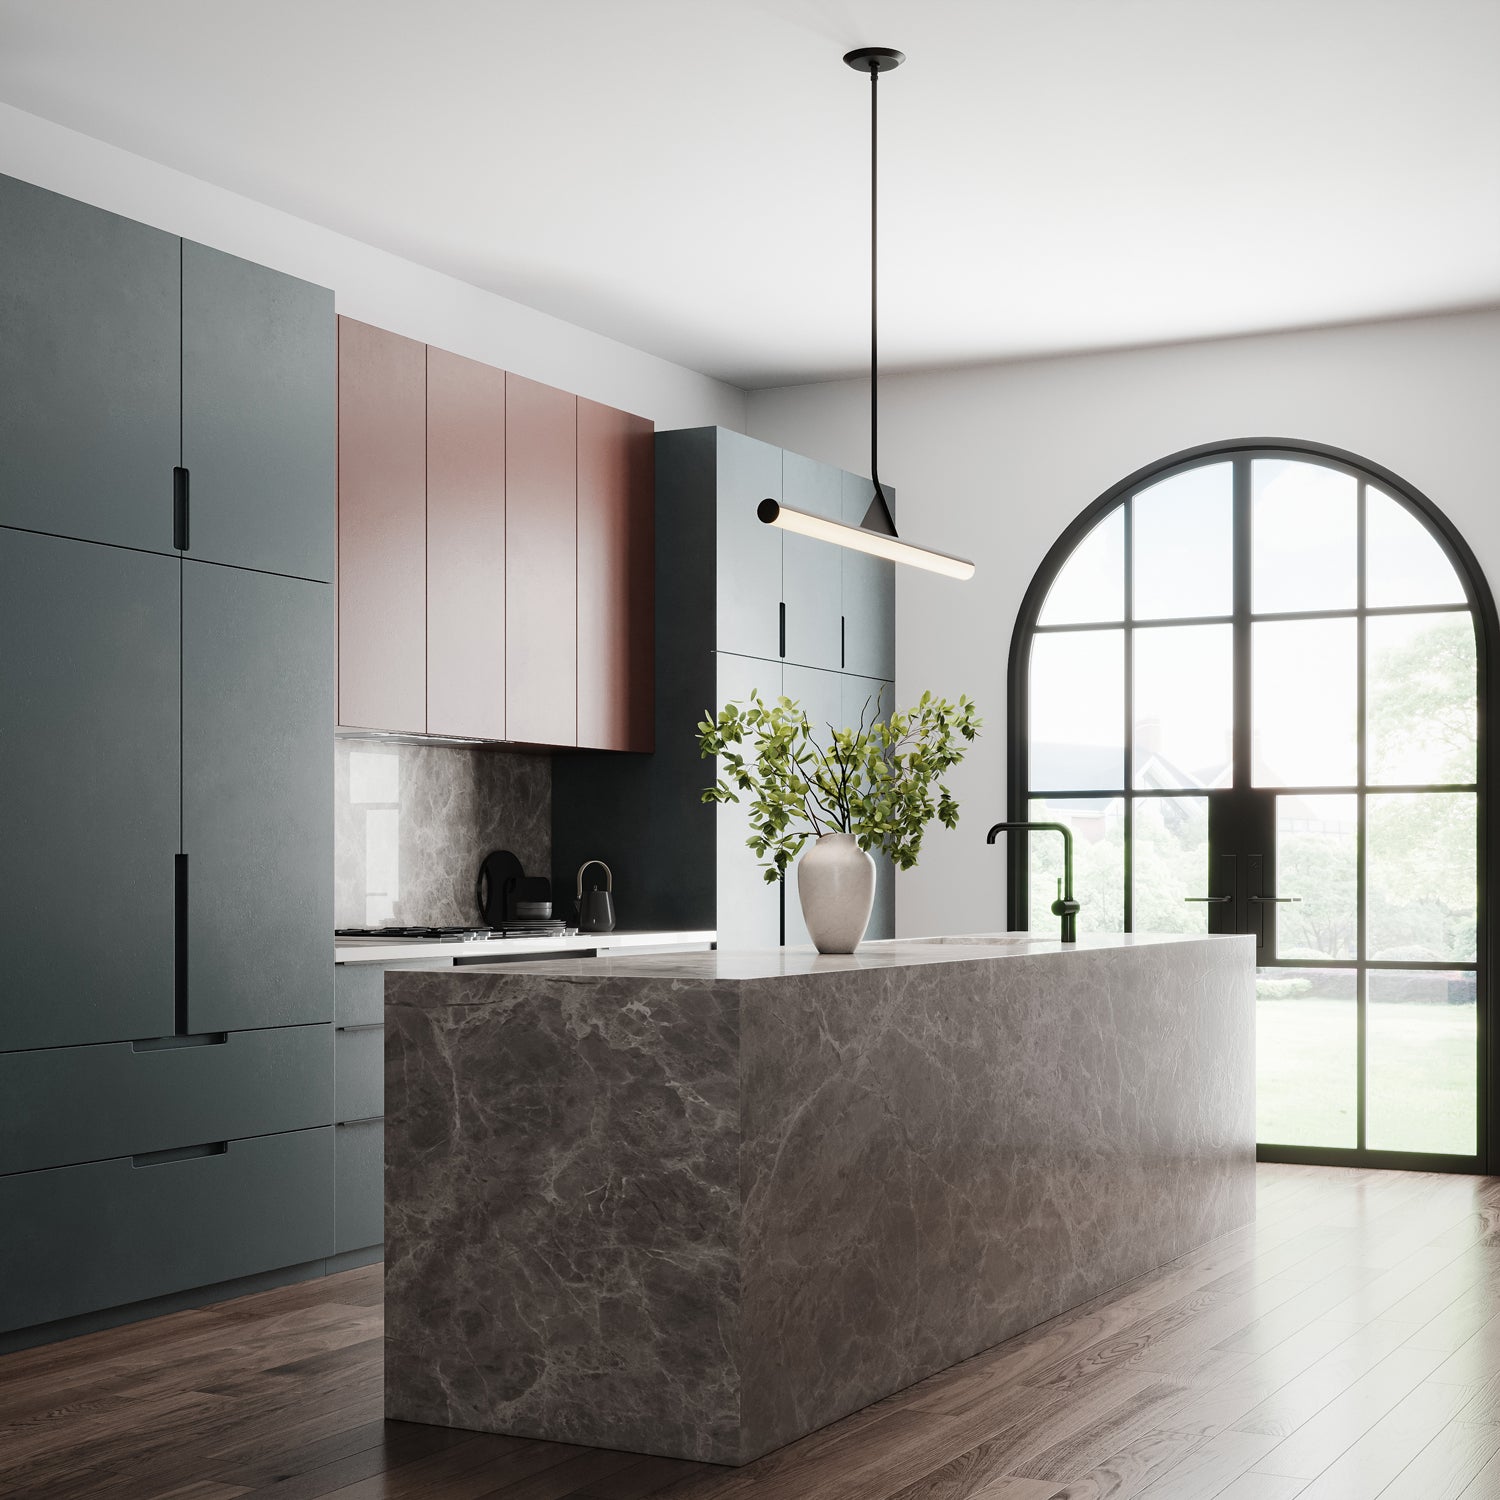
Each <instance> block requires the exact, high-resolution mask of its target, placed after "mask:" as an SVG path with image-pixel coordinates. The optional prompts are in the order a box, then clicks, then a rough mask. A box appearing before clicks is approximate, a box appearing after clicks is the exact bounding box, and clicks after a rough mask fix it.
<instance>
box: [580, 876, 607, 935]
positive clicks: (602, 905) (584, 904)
mask: <svg viewBox="0 0 1500 1500" xmlns="http://www.w3.org/2000/svg"><path fill="white" fill-rule="evenodd" d="M590 865H598V866H599V868H600V869H601V870H603V871H604V889H603V890H602V891H600V890H590V891H585V890H584V888H583V872H584V871H585V870H587V869H588V867H589V866H590ZM614 888H615V877H614V876H613V875H612V874H611V873H610V869H609V866H608V865H607V864H605V863H604V861H603V860H602V859H588V860H585V861H584V862H583V863H582V864H581V865H579V867H578V930H579V931H580V932H613V931H614V930H615V898H614V894H613V892H614Z"/></svg>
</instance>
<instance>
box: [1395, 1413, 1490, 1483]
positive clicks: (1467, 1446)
mask: <svg viewBox="0 0 1500 1500" xmlns="http://www.w3.org/2000/svg"><path fill="white" fill-rule="evenodd" d="M1497 1454H1500V1427H1495V1426H1492V1425H1490V1424H1489V1423H1487V1422H1449V1423H1448V1425H1447V1426H1446V1427H1444V1428H1443V1429H1442V1430H1441V1431H1440V1432H1439V1433H1438V1434H1437V1435H1436V1436H1435V1437H1434V1438H1433V1439H1432V1441H1431V1442H1430V1443H1428V1444H1427V1446H1426V1447H1425V1448H1423V1449H1422V1451H1421V1452H1420V1453H1418V1454H1417V1456H1416V1457H1415V1458H1413V1459H1412V1461H1411V1462H1410V1463H1409V1464H1407V1466H1406V1467H1405V1468H1404V1469H1402V1470H1401V1472H1400V1473H1399V1474H1398V1475H1397V1476H1396V1477H1395V1479H1393V1480H1392V1481H1391V1483H1390V1484H1389V1485H1387V1486H1386V1488H1385V1489H1383V1490H1382V1491H1381V1492H1380V1500H1458V1497H1459V1496H1460V1495H1462V1494H1463V1493H1464V1492H1465V1491H1466V1490H1467V1489H1468V1487H1469V1485H1470V1484H1472V1483H1473V1482H1474V1480H1475V1479H1476V1478H1477V1477H1478V1476H1479V1474H1480V1473H1481V1472H1482V1471H1483V1469H1484V1467H1485V1466H1486V1465H1487V1464H1488V1463H1490V1462H1491V1461H1492V1460H1494V1459H1495V1457H1496V1455H1497ZM1496 1492H1497V1493H1500V1476H1497V1483H1496Z"/></svg>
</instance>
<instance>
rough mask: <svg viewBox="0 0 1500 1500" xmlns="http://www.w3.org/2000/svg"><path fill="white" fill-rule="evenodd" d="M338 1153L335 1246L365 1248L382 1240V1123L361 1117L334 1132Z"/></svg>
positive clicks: (342, 1248) (383, 1190) (383, 1125)
mask: <svg viewBox="0 0 1500 1500" xmlns="http://www.w3.org/2000/svg"><path fill="white" fill-rule="evenodd" d="M334 1150H335V1152H336V1153H337V1161H336V1168H335V1170H336V1176H337V1189H336V1192H337V1207H336V1209H335V1214H334V1224H335V1248H336V1250H337V1251H338V1253H339V1254H341V1255H342V1254H343V1253H344V1252H345V1251H346V1250H366V1249H368V1248H369V1247H370V1246H372V1245H380V1244H383V1243H384V1241H385V1122H384V1121H383V1120H362V1121H360V1122H359V1123H358V1124H352V1125H340V1126H339V1127H338V1129H337V1130H336V1131H335V1132H334Z"/></svg>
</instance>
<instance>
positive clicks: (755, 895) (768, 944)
mask: <svg viewBox="0 0 1500 1500" xmlns="http://www.w3.org/2000/svg"><path fill="white" fill-rule="evenodd" d="M717 663H718V682H717V692H716V700H717V701H716V702H715V703H714V705H713V707H714V708H715V709H719V708H722V707H723V706H724V705H725V704H726V703H729V702H731V701H733V702H736V703H743V702H745V701H746V700H747V699H748V698H749V696H750V694H751V691H752V690H753V691H755V692H758V693H759V694H760V696H761V698H762V699H764V700H765V701H767V702H771V703H774V702H775V701H776V699H777V698H779V697H780V696H781V694H782V692H783V691H784V689H783V686H782V676H783V668H782V665H781V663H780V662H779V661H761V660H760V659H759V658H757V657H745V656H732V655H730V654H729V653H727V652H723V651H721V652H720V653H719V655H718V657H717ZM697 764H698V766H700V767H701V770H699V771H697V773H696V774H697V775H698V776H701V778H702V780H701V782H700V783H699V786H707V785H708V784H709V782H710V781H711V780H712V779H713V777H714V775H715V774H716V773H715V768H714V763H713V762H712V761H706V760H704V761H699V762H698V763H697ZM698 790H699V787H697V786H690V787H685V788H683V789H682V792H681V795H683V796H693V795H695V794H696V793H697V791H698ZM716 811H717V813H718V820H717V824H716V831H717V836H718V848H717V859H716V864H717V870H716V874H717V880H718V893H719V908H718V921H717V924H716V925H717V930H718V934H719V947H720V948H723V949H726V950H730V951H738V950H743V949H746V948H774V947H776V945H777V944H778V943H780V941H781V886H780V885H779V884H776V883H771V882H767V880H766V872H765V871H764V870H763V869H762V868H761V866H760V863H759V861H758V860H757V859H756V857H755V855H754V854H753V853H752V852H751V851H750V850H749V849H748V848H747V847H746V845H745V840H746V839H748V838H749V837H750V805H749V803H748V802H747V801H745V800H744V799H743V798H742V799H741V800H740V801H739V802H726V803H724V804H723V805H722V806H720V807H719V808H717V809H716Z"/></svg>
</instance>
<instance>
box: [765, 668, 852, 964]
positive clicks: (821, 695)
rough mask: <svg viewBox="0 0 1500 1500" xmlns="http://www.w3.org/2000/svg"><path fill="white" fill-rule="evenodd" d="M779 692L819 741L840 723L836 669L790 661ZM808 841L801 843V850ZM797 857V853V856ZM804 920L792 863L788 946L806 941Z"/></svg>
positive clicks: (788, 881) (841, 705) (788, 879)
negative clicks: (798, 708) (802, 715)
mask: <svg viewBox="0 0 1500 1500" xmlns="http://www.w3.org/2000/svg"><path fill="white" fill-rule="evenodd" d="M781 677H782V688H781V690H782V692H783V693H784V694H785V695H786V696H787V697H788V698H792V699H794V700H795V701H796V702H798V703H800V704H801V705H802V711H803V712H804V713H805V714H806V715H807V717H808V719H809V721H810V722H811V724H812V727H813V738H814V739H816V740H817V742H818V743H819V744H820V745H824V744H826V743H827V741H828V737H829V735H828V729H829V726H830V725H832V726H833V727H834V728H837V729H842V728H843V727H844V722H845V719H844V698H843V681H844V679H843V678H842V677H841V676H840V674H839V673H837V672H824V671H820V670H819V669H817V668H815V667H795V666H792V665H791V664H790V663H788V665H787V666H786V667H785V668H783V670H782V674H781ZM810 847H811V845H810V844H808V845H804V846H803V853H806V851H807V849H808V848H810ZM799 858H800V856H799ZM811 941H812V939H811V938H810V937H809V936H808V935H807V924H806V923H805V922H804V921H803V920H802V901H801V898H800V897H799V895H798V893H797V866H796V864H795V863H794V864H793V865H792V868H791V869H790V870H789V871H788V872H787V877H786V945H787V947H789V948H794V947H797V946H798V945H800V944H803V943H810V942H811Z"/></svg>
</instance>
